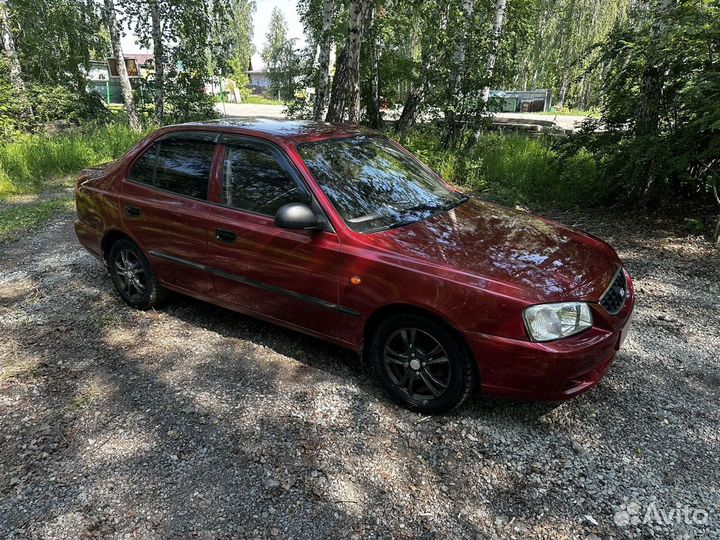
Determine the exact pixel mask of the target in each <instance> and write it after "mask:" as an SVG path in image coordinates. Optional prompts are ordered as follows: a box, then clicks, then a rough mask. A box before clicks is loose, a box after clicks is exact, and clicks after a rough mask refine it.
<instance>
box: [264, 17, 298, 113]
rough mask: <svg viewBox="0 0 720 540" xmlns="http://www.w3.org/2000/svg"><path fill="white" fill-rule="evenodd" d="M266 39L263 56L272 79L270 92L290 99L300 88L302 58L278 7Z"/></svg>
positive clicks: (281, 97)
mask: <svg viewBox="0 0 720 540" xmlns="http://www.w3.org/2000/svg"><path fill="white" fill-rule="evenodd" d="M265 39H266V44H265V47H264V48H263V50H262V58H263V61H264V62H265V65H266V67H267V72H268V78H269V79H270V93H271V94H272V95H273V96H277V97H278V98H279V99H280V100H283V101H290V100H292V99H294V97H295V94H296V92H297V91H298V90H299V89H300V88H299V85H298V81H297V78H298V77H299V76H300V75H301V73H302V59H301V56H300V55H299V54H298V53H297V52H296V51H295V40H294V39H288V37H287V23H286V22H285V17H283V14H282V12H281V11H280V10H279V9H278V8H277V7H275V8H273V11H272V15H271V19H270V29H269V30H268V33H267V35H266V36H265Z"/></svg>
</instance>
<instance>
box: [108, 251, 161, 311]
mask: <svg viewBox="0 0 720 540" xmlns="http://www.w3.org/2000/svg"><path fill="white" fill-rule="evenodd" d="M108 267H109V269H110V277H111V278H112V282H113V285H115V289H116V290H117V292H118V293H120V296H121V297H122V299H123V300H125V302H126V303H127V304H128V305H130V306H132V307H134V308H137V309H149V308H151V307H154V306H156V305H157V304H158V303H160V301H162V299H163V297H164V294H165V290H164V289H163V288H162V287H161V286H160V284H159V283H158V281H157V278H156V277H155V272H154V271H153V269H152V267H151V266H150V261H148V260H147V258H146V257H145V255H144V254H143V252H142V251H141V250H140V248H139V247H137V245H135V244H134V243H133V242H131V241H130V240H126V239H121V240H118V241H116V242H115V243H114V244H113V245H112V247H111V248H110V254H109V255H108Z"/></svg>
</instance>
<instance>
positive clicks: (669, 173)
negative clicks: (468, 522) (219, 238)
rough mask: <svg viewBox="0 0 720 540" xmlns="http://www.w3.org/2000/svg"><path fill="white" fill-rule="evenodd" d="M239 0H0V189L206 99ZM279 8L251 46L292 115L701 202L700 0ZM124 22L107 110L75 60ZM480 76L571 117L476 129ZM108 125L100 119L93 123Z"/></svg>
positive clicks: (708, 7)
mask: <svg viewBox="0 0 720 540" xmlns="http://www.w3.org/2000/svg"><path fill="white" fill-rule="evenodd" d="M257 9H263V6H262V2H261V1H257V2H256V1H253V0H227V1H225V2H218V1H213V0H103V2H102V3H99V2H96V1H93V0H46V1H45V2H42V3H38V2H34V1H31V0H0V30H1V31H2V49H1V51H0V134H1V135H2V137H3V141H2V144H0V193H2V192H5V193H13V192H15V193H17V192H22V191H23V190H25V191H27V190H33V189H35V190H37V189H39V185H40V184H39V183H38V182H39V180H38V179H39V178H42V177H46V176H48V175H53V174H57V173H60V172H75V170H76V169H78V168H80V167H82V166H85V165H87V164H89V163H90V162H95V161H98V160H101V159H112V158H114V157H116V154H117V153H120V152H122V150H123V149H124V148H125V147H126V146H127V145H129V144H130V143H131V142H132V141H134V140H136V139H137V138H138V137H139V134H140V133H142V132H144V131H146V130H149V129H152V128H153V127H154V126H157V125H162V124H167V123H173V122H181V121H187V120H194V119H203V118H208V117H211V116H214V115H215V114H216V113H215V109H214V107H213V101H212V98H211V97H210V96H208V95H207V94H206V93H205V92H204V85H205V83H206V82H207V81H208V80H210V79H211V78H212V77H216V76H224V77H228V78H231V79H232V80H234V81H236V83H237V85H238V86H239V87H241V88H244V87H245V85H246V84H247V82H248V80H247V75H246V73H245V72H246V70H247V67H248V64H249V60H250V57H251V55H252V54H253V53H254V52H255V51H254V47H253V45H252V34H253V15H254V13H255V11H256V10H257ZM297 10H298V13H299V14H300V17H301V20H302V22H303V25H304V29H305V45H304V46H303V47H300V46H299V45H298V42H297V41H296V40H293V39H290V38H289V37H288V32H287V27H286V24H285V21H284V20H283V17H282V13H281V12H280V11H279V10H278V11H275V12H274V13H273V16H272V23H271V25H270V30H269V32H268V34H267V36H266V40H265V42H266V45H265V47H264V48H263V50H262V51H258V52H260V53H261V54H262V57H263V59H264V61H265V63H266V65H267V68H268V75H269V77H270V80H271V90H272V92H271V93H272V95H273V96H275V97H279V98H280V99H281V100H282V101H283V102H284V103H285V104H286V106H287V112H288V114H289V115H291V116H293V117H300V118H314V119H316V120H328V121H333V122H340V121H349V122H361V123H365V124H367V125H370V126H372V127H374V128H377V129H382V130H385V131H386V132H388V133H389V134H391V135H392V136H395V137H397V138H399V139H401V140H402V141H403V142H404V143H405V144H406V145H407V146H408V147H410V148H411V149H412V150H413V151H415V152H416V153H418V154H419V155H420V156H421V157H422V158H423V159H425V160H426V161H428V162H429V164H430V165H432V166H433V167H435V168H436V169H438V170H440V172H441V173H442V174H443V175H444V176H445V177H446V178H447V179H448V180H450V181H452V182H455V183H457V184H459V185H466V186H468V187H469V188H472V189H474V190H476V191H478V192H483V191H484V192H487V194H488V196H491V197H495V198H498V199H500V200H502V201H504V202H508V203H521V204H527V205H531V206H532V205H543V204H545V205H555V206H573V205H580V204H582V205H593V206H610V205H614V204H618V203H620V204H622V205H629V206H637V205H643V206H646V207H649V208H651V209H654V208H658V207H668V206H671V207H674V206H677V205H678V204H682V205H685V206H688V205H689V207H691V208H692V209H693V210H692V211H693V212H696V213H697V214H698V215H699V216H702V215H707V209H708V208H709V205H711V204H714V202H713V201H715V200H717V202H718V204H720V199H717V195H716V193H714V191H715V190H716V187H715V184H716V183H717V182H718V178H717V177H718V175H719V172H718V171H719V168H720V136H719V135H718V132H719V131H720V106H719V104H720V7H719V5H718V2H717V1H715V0H602V1H601V0H424V1H418V0H300V1H299V2H298V3H297ZM128 29H132V30H133V32H134V33H135V35H137V36H139V38H140V40H141V44H142V45H143V46H145V47H148V48H150V49H152V51H153V53H154V57H155V59H156V69H155V73H154V76H153V78H152V79H151V80H150V81H149V84H148V85H145V86H144V87H143V90H142V91H138V89H133V88H131V86H130V84H129V81H127V74H124V75H123V73H122V71H123V70H121V72H120V73H119V75H120V78H121V80H124V81H125V82H126V83H127V84H123V97H124V102H125V107H124V108H123V110H122V111H109V110H108V109H107V107H106V106H105V105H104V103H103V102H102V100H101V99H100V97H99V96H98V95H97V94H95V93H91V92H88V91H87V87H86V80H85V76H84V73H85V71H86V70H87V67H88V64H89V62H90V60H91V59H94V58H106V57H116V58H119V57H122V54H123V51H122V47H121V36H122V34H123V33H124V32H126V31H127V30H128ZM308 88H312V89H314V92H313V94H312V96H311V97H308V94H307V92H306V91H305V90H306V89H308ZM491 88H492V89H538V88H547V89H550V90H551V91H552V95H553V104H554V107H555V108H556V110H557V111H558V112H557V114H563V113H567V112H574V111H578V110H579V111H589V118H588V119H587V120H586V122H585V125H584V127H583V129H582V130H581V131H580V132H579V133H576V134H574V135H571V136H563V137H550V136H548V137H545V138H531V137H528V136H525V135H518V134H508V133H498V132H492V131H490V124H489V122H488V121H487V119H488V115H487V107H488V101H489V99H490V95H489V91H490V89H491ZM55 120H63V121H68V122H71V123H74V124H77V125H78V126H81V129H80V132H79V134H78V135H77V137H85V140H86V141H89V142H87V143H86V144H85V145H84V146H83V145H82V144H80V145H74V146H73V144H74V143H73V144H70V143H67V141H65V140H63V141H58V140H57V137H56V138H52V137H49V136H47V135H43V134H42V133H43V130H44V127H45V126H46V125H47V123H48V122H52V121H55ZM389 120H392V121H389ZM108 124H111V125H112V131H111V132H109V133H111V134H112V135H108V134H102V133H99V132H98V131H97V130H102V129H109V128H106V127H104V126H107V125H108ZM93 130H95V131H93ZM90 132H93V133H96V135H94V136H88V133H90ZM29 134H31V135H29ZM108 136H112V137H113V138H114V140H115V143H116V144H108V142H107V140H106V139H107V137H108ZM33 137H34V139H33ZM38 137H40V138H41V139H42V140H43V141H45V142H43V143H42V144H40V143H38ZM66 139H67V137H66ZM61 143H62V144H64V145H65V146H64V147H62V149H60V148H61ZM33 144H34V145H35V146H34V147H33V146H32V145H33ZM53 144H55V145H57V146H58V149H57V150H53ZM68 144H70V147H72V148H70V147H68ZM30 147H33V148H35V152H34V153H33V155H32V156H29V155H28V151H27V148H30ZM39 148H43V150H42V151H39V150H38V149H39ZM73 148H74V150H73ZM53 152H58V153H61V154H62V155H64V156H65V157H64V161H63V162H62V163H56V162H57V161H58V160H57V159H54V158H53V157H52V156H53ZM76 154H77V155H76ZM61 161H62V160H61ZM698 223H699V227H701V228H702V222H698ZM713 228H714V227H713Z"/></svg>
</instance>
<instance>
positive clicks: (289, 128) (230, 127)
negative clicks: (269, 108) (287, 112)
mask: <svg viewBox="0 0 720 540" xmlns="http://www.w3.org/2000/svg"><path fill="white" fill-rule="evenodd" d="M187 128H201V129H211V130H213V131H216V130H217V131H223V132H227V133H240V134H246V135H259V136H264V137H265V138H275V139H283V140H289V141H292V142H295V143H301V142H312V141H317V140H323V139H335V138H341V137H351V136H353V135H370V134H377V132H375V131H373V130H371V129H367V128H364V127H362V126H358V125H355V124H332V123H329V122H316V121H312V120H272V119H264V118H259V119H253V120H245V119H233V118H223V119H219V120H210V121H207V122H190V123H187V124H176V125H173V126H166V128H165V129H170V130H175V129H187Z"/></svg>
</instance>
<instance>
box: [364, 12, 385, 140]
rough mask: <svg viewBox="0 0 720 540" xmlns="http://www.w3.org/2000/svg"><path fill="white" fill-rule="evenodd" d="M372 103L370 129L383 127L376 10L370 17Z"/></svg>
mask: <svg viewBox="0 0 720 540" xmlns="http://www.w3.org/2000/svg"><path fill="white" fill-rule="evenodd" d="M369 46H370V102H369V103H368V111H367V113H368V120H369V122H370V127H372V128H373V129H380V128H381V127H382V115H381V114H380V65H379V63H380V59H379V58H378V33H377V26H376V20H375V9H373V10H372V14H371V16H370V43H369Z"/></svg>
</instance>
